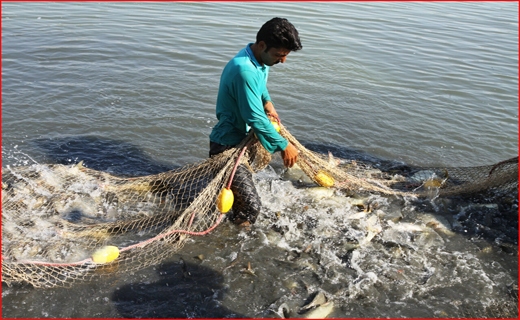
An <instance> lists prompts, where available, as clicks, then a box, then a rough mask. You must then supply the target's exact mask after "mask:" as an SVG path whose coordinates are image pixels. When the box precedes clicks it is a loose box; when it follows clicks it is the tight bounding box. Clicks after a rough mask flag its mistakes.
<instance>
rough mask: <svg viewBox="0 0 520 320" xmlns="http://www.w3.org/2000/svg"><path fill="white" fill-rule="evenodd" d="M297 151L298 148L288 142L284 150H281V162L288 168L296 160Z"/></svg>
mask: <svg viewBox="0 0 520 320" xmlns="http://www.w3.org/2000/svg"><path fill="white" fill-rule="evenodd" d="M298 153H299V151H298V149H296V147H295V146H294V145H293V144H292V143H290V142H289V144H288V145H287V147H286V148H285V150H284V151H282V159H283V164H284V165H285V166H286V167H288V168H291V167H292V166H294V164H295V163H296V160H298Z"/></svg>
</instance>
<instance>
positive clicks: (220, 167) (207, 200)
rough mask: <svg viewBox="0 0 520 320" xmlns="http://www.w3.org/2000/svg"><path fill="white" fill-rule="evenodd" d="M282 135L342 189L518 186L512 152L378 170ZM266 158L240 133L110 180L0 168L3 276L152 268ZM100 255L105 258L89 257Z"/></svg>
mask: <svg viewBox="0 0 520 320" xmlns="http://www.w3.org/2000/svg"><path fill="white" fill-rule="evenodd" d="M281 134H282V135H283V136H284V137H285V138H287V139H288V140H289V141H290V142H291V143H293V144H294V145H295V146H296V147H297V148H298V150H299V151H300V155H299V157H298V162H297V165H298V166H299V167H300V168H301V169H302V170H303V171H304V172H305V174H306V175H308V176H309V178H311V179H312V180H313V181H314V182H315V183H316V184H318V185H321V186H324V187H333V188H338V189H342V190H345V191H347V192H348V193H359V192H368V193H379V194H385V195H396V196H414V197H431V196H432V192H433V195H434V196H436V197H438V196H453V195H461V194H476V193H482V192H489V191H490V190H493V192H494V193H495V194H498V195H500V194H501V192H502V193H503V192H506V193H507V192H511V190H517V185H518V158H514V159H510V160H506V161H502V162H500V163H497V164H495V165H488V166H481V167H468V168H408V169H407V170H399V171H395V172H392V171H391V170H390V171H387V172H383V171H381V170H375V169H374V168H373V167H371V166H369V165H367V164H362V163H359V162H356V161H354V160H345V159H337V158H334V157H333V156H332V155H331V154H330V153H329V155H323V154H320V153H316V152H313V151H311V150H309V149H307V148H306V147H304V146H303V145H301V144H300V143H299V142H298V141H297V140H296V139H295V138H294V137H293V136H292V135H291V134H290V133H289V132H288V131H287V129H286V128H285V127H284V126H281ZM270 161H271V155H270V154H269V153H268V152H267V151H266V150H265V149H264V148H263V147H262V146H261V145H260V143H259V142H258V141H257V140H256V138H255V137H254V135H249V136H248V137H247V138H246V139H244V141H242V143H241V144H240V145H238V146H236V148H233V149H229V150H227V151H225V152H223V153H221V154H219V155H217V156H214V157H212V158H208V159H206V160H204V161H201V162H198V163H194V164H189V165H186V166H183V167H181V168H178V169H175V170H172V171H167V172H163V173H159V174H155V175H149V176H140V177H118V176H115V175H111V174H109V173H106V172H102V171H97V170H92V169H89V168H86V167H84V166H82V164H81V163H79V164H76V165H69V166H66V165H57V164H54V165H43V164H34V165H31V166H24V167H10V166H7V167H5V168H3V170H2V281H4V282H5V283H7V284H8V285H12V284H14V283H22V284H30V285H32V286H34V287H57V286H71V285H73V284H74V283H76V282H78V281H88V280H89V279H92V278H93V277H99V276H102V275H109V274H114V273H116V272H120V273H122V272H129V271H134V270H138V269H142V268H145V267H148V266H151V265H157V264H159V263H160V262H161V261H163V260H164V259H165V258H167V257H169V256H171V255H172V254H173V253H175V252H176V251H178V250H179V249H180V248H181V247H182V245H183V244H184V242H185V240H186V239H187V237H190V236H198V235H205V234H207V233H209V232H211V231H212V230H214V229H215V228H216V227H217V226H218V224H219V223H220V222H221V221H222V220H223V219H224V217H225V215H224V214H222V213H221V212H220V211H219V208H218V205H217V202H218V198H219V194H220V193H221V190H222V189H224V188H226V187H227V186H229V185H230V180H231V179H232V177H233V175H234V172H235V169H236V167H237V166H239V165H240V166H245V167H247V168H248V169H249V170H251V171H252V172H257V171H259V170H262V169H264V168H265V167H266V166H267V165H268V164H269V162H270ZM100 248H101V251H98V250H99V249H100ZM110 248H112V249H114V248H115V251H114V250H112V251H111V250H109V249H110ZM99 252H101V256H103V257H105V258H101V259H100V258H99V257H98V256H99V255H98V256H96V254H98V253H99ZM96 257H98V258H96Z"/></svg>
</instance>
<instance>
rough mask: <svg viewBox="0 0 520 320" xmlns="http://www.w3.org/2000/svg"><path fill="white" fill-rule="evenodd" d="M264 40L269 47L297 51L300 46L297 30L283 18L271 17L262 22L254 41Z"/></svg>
mask: <svg viewBox="0 0 520 320" xmlns="http://www.w3.org/2000/svg"><path fill="white" fill-rule="evenodd" d="M260 41H264V42H265V44H266V45H267V48H266V51H267V50H269V49H270V48H285V49H287V50H290V51H298V50H300V49H301V48H302V44H301V42H300V37H299V36H298V30H296V28H295V27H294V25H293V24H292V23H290V22H289V20H287V19H285V18H272V19H271V20H269V21H267V22H266V23H264V25H263V26H262V27H261V28H260V30H258V33H257V34H256V43H259V42H260Z"/></svg>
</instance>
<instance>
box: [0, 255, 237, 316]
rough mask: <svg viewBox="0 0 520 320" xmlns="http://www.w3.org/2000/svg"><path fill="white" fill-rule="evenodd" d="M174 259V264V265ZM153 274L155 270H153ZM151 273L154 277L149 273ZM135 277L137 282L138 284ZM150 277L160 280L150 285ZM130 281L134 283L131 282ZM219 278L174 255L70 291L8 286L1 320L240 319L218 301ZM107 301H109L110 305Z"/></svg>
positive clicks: (221, 284)
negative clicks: (77, 319) (8, 319)
mask: <svg viewBox="0 0 520 320" xmlns="http://www.w3.org/2000/svg"><path fill="white" fill-rule="evenodd" d="M172 261H173V262H172ZM154 270H155V271H154ZM153 272H155V273H156V275H155V276H154V275H153ZM136 279H139V280H136ZM150 279H158V280H156V281H155V282H150V281H149V280H150ZM131 281H133V282H132V283H130V282H131ZM223 287H224V286H223V278H222V275H221V274H219V273H217V272H215V271H213V270H211V269H209V268H206V267H203V266H200V265H195V264H188V263H185V262H184V261H183V260H182V258H180V259H179V258H178V257H177V262H175V257H173V258H172V259H170V260H169V261H168V262H166V263H164V264H161V265H159V266H157V267H150V268H146V269H143V270H141V271H138V272H136V273H131V274H125V275H117V274H114V275H113V276H107V277H102V278H99V279H95V280H92V281H90V282H88V283H77V284H74V285H73V286H72V288H50V289H44V288H33V287H31V286H25V285H14V286H13V287H8V286H6V285H5V284H4V283H2V292H3V293H4V294H3V295H4V297H3V299H2V316H3V317H4V318H42V317H51V318H89V317H92V318H106V317H109V318H224V317H228V318H229V317H243V316H240V315H239V314H237V313H235V312H233V311H231V310H229V309H227V308H225V307H223V306H222V305H220V303H219V302H218V301H221V300H222V296H223V295H224V294H225V292H224V290H223ZM110 302H111V303H110Z"/></svg>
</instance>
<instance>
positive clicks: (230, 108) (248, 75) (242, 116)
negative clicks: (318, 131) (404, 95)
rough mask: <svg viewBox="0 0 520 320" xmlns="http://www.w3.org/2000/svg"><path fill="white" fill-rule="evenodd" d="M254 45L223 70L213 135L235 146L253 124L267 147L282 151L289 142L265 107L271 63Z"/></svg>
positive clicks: (216, 139)
mask: <svg viewBox="0 0 520 320" xmlns="http://www.w3.org/2000/svg"><path fill="white" fill-rule="evenodd" d="M251 45H252V43H250V44H248V45H247V46H246V47H245V48H244V49H242V50H240V51H239V52H238V53H237V55H236V56H235V57H234V58H233V59H231V60H230V61H229V62H228V63H227V65H226V66H225V67H224V70H223V71H222V75H221V77H220V86H219V89H218V96H217V106H216V115H217V119H218V123H217V124H216V125H215V127H213V130H212V132H211V134H210V136H209V138H210V141H213V142H216V143H219V144H222V145H227V146H234V145H237V144H238V143H240V141H242V140H243V139H244V138H245V137H246V136H247V133H248V132H249V129H250V128H252V129H253V130H254V132H255V134H256V136H257V138H258V140H259V141H260V143H261V144H262V146H263V147H264V148H265V149H266V150H267V151H269V152H270V153H274V152H276V151H282V150H285V148H286V147H287V144H288V143H289V142H288V141H287V140H286V139H285V138H284V137H282V136H281V135H280V134H279V133H278V132H276V130H275V129H274V127H273V125H272V124H271V121H270V120H269V118H268V117H267V115H266V114H265V111H264V103H265V102H267V101H270V100H271V97H270V96H269V92H268V91H267V77H268V75H269V67H268V66H265V65H264V66H262V65H260V64H259V63H258V61H257V60H256V58H255V56H254V55H253V52H252V51H251V48H250V46H251Z"/></svg>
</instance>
